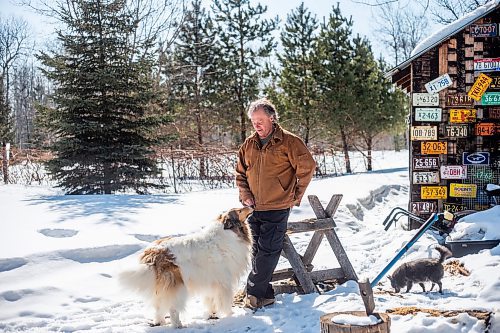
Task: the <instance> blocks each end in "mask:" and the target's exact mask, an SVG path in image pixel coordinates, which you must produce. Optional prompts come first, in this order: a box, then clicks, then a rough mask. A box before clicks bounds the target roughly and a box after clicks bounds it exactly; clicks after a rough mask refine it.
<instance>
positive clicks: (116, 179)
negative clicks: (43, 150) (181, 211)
mask: <svg viewBox="0 0 500 333" xmlns="http://www.w3.org/2000/svg"><path fill="white" fill-rule="evenodd" d="M60 15H61V16H60V18H59V19H60V20H61V21H62V22H63V23H64V24H65V25H66V29H65V30H60V31H58V32H57V36H58V40H59V42H60V44H61V48H60V49H59V50H56V51H53V52H52V53H51V54H48V53H41V55H40V56H39V59H40V60H41V61H42V63H43V65H45V66H46V69H44V73H45V74H46V75H47V76H48V78H49V79H51V80H53V81H54V82H56V86H57V89H56V91H55V93H54V95H53V101H54V103H55V105H56V107H55V108H53V109H51V108H45V109H44V110H41V111H43V112H45V113H46V115H45V116H46V118H47V119H48V120H49V126H50V128H51V129H52V130H53V131H54V132H55V133H56V134H57V135H58V140H57V142H56V143H55V144H54V145H53V146H52V150H53V151H54V152H55V154H56V157H55V158H54V159H52V160H51V161H50V162H49V163H48V168H49V170H50V172H51V173H52V174H53V176H54V177H55V178H56V179H57V180H58V181H59V186H61V187H63V188H65V189H66V190H67V192H68V193H69V194H111V193H115V192H119V191H125V190H127V189H132V190H135V191H136V192H137V193H144V192H145V191H147V189H148V188H150V187H152V186H156V185H155V184H153V182H152V181H151V177H153V176H155V175H157V173H158V172H159V170H158V166H157V163H156V160H155V158H154V156H153V153H154V151H153V146H154V145H155V144H158V143H159V142H160V141H161V138H158V137H156V131H157V130H158V127H159V126H161V125H162V124H165V123H166V122H167V121H168V119H167V118H166V117H165V116H158V115H156V114H154V113H153V112H152V111H151V109H152V105H153V104H154V103H155V101H156V100H157V98H158V97H159V96H158V95H157V90H155V89H153V82H154V80H153V79H152V77H151V72H152V71H151V69H152V66H153V63H154V58H153V56H152V54H151V53H150V52H149V51H148V50H151V49H152V48H151V46H152V45H153V42H154V41H153V40H147V39H145V40H140V39H138V38H137V35H138V29H139V23H140V22H138V21H137V20H136V18H135V17H134V16H133V15H132V13H131V12H130V11H129V9H128V7H127V4H126V1H125V0H77V1H73V2H71V5H68V7H67V8H65V9H63V10H61V11H60Z"/></svg>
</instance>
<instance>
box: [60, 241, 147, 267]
mask: <svg viewBox="0 0 500 333" xmlns="http://www.w3.org/2000/svg"><path fill="white" fill-rule="evenodd" d="M140 249H142V247H141V246H140V245H137V244H130V245H108V246H101V247H94V248H84V249H73V250H64V251H60V252H59V254H60V255H61V256H62V257H63V258H66V259H69V260H73V261H76V262H79V263H81V264H86V263H91V262H109V261H113V260H119V259H123V258H125V257H128V256H129V255H131V254H133V253H135V252H137V251H139V250H140Z"/></svg>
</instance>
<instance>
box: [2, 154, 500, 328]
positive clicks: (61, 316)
mask: <svg viewBox="0 0 500 333" xmlns="http://www.w3.org/2000/svg"><path fill="white" fill-rule="evenodd" d="M373 162H374V168H375V170H374V171H372V172H363V169H364V167H363V161H362V159H361V158H360V155H359V154H357V153H353V154H352V162H351V163H352V164H353V167H354V170H355V173H354V174H351V175H343V176H339V177H331V178H323V179H314V180H313V181H312V182H311V184H310V186H309V187H308V189H307V191H306V196H307V195H316V196H317V197H318V198H319V200H320V201H321V203H322V205H323V206H324V207H326V205H327V204H328V202H329V200H330V198H331V196H332V195H333V194H338V193H339V194H343V198H342V201H341V202H340V206H339V208H338V210H337V212H336V213H335V215H334V220H335V223H336V225H337V227H336V228H335V232H336V233H337V235H338V237H339V239H340V242H341V245H342V246H343V248H344V249H345V251H346V254H347V256H348V258H349V260H350V262H351V264H352V266H353V269H354V271H355V272H356V274H357V276H358V277H359V279H360V280H362V279H365V278H367V279H369V280H371V281H373V279H374V278H375V277H376V276H377V275H378V274H379V273H380V272H382V270H383V268H384V267H385V266H386V265H387V264H388V263H389V262H390V261H391V259H392V258H393V257H394V256H395V255H396V254H397V253H398V252H399V251H400V249H402V248H403V247H404V245H406V244H407V243H408V241H409V240H410V239H411V238H412V236H413V235H414V234H415V233H416V230H411V231H408V230H405V229H404V228H402V225H403V224H404V221H402V219H400V220H399V221H397V223H393V224H392V226H391V227H390V228H389V230H387V231H385V230H384V225H383V221H384V219H385V217H386V216H387V215H388V214H389V213H390V211H391V210H392V209H393V208H396V207H400V208H403V209H405V208H406V207H407V205H408V192H409V179H408V164H407V163H408V151H407V150H406V151H400V152H393V151H378V152H374V161H373ZM336 163H341V162H340V161H336ZM237 195H238V193H237V190H236V189H234V188H229V189H219V190H209V191H198V192H191V193H183V194H155V195H143V196H140V195H108V196H105V195H88V196H78V195H70V196H64V195H62V192H61V190H60V189H56V188H53V187H52V186H51V185H50V184H44V185H39V186H23V185H16V184H9V185H3V184H2V185H0V207H1V219H2V220H1V223H0V331H1V332H6V333H7V332H32V333H35V332H36V333H45V332H75V333H87V332H88V333H104V332H106V333H113V332H117V333H124V332H127V333H134V332H137V333H138V332H141V333H160V332H162V333H172V332H183V333H230V332H232V333H241V332H249V333H271V332H272V333H275V332H276V333H278V332H285V333H291V332H293V333H317V332H319V331H320V317H321V316H323V315H326V314H333V315H337V314H339V313H340V312H343V311H362V310H363V309H364V307H363V303H362V300H361V297H360V295H359V289H358V286H357V283H356V282H355V281H347V282H346V283H344V284H342V285H336V286H335V288H334V289H332V290H329V291H324V292H322V293H321V294H318V293H313V294H308V295H298V294H278V295H277V296H276V299H277V301H276V303H275V304H274V305H272V306H270V307H266V308H264V309H261V310H258V311H257V312H255V313H252V312H251V311H250V310H248V309H244V308H241V307H237V306H236V307H234V308H233V315H232V316H230V317H224V318H220V319H218V320H207V319H206V318H205V317H204V311H205V309H204V307H203V305H202V302H201V300H200V299H199V298H198V297H196V295H194V297H193V298H192V299H191V300H190V302H189V303H188V308H187V311H186V312H183V313H182V314H181V320H182V321H183V324H184V325H185V326H186V328H184V329H183V330H181V331H177V330H174V329H172V328H170V327H149V326H148V321H149V320H150V319H151V318H152V317H151V316H152V313H151V309H150V308H149V307H148V306H147V302H146V301H145V300H143V299H141V298H139V297H138V296H137V295H135V294H133V293H130V292H129V291H128V290H127V289H125V288H124V287H123V286H122V285H120V284H119V282H118V279H117V276H118V274H119V273H120V272H122V271H124V270H127V269H130V268H133V267H137V264H138V256H139V255H140V253H141V251H142V250H143V249H144V248H145V247H147V246H148V245H149V244H150V242H151V241H153V240H154V239H158V238H160V237H164V236H180V235H186V234H193V233H198V232H201V231H202V229H203V228H205V227H206V226H207V225H209V224H210V223H213V220H214V219H215V218H216V217H217V216H218V214H219V213H221V212H223V211H225V210H227V209H230V208H233V207H239V206H240V204H239V202H238V199H237ZM499 208H500V206H497V207H496V208H492V209H490V210H488V211H485V212H483V213H481V214H479V213H478V215H476V214H474V215H469V216H468V219H467V221H465V222H462V221H460V222H459V223H457V224H456V226H455V229H454V230H453V232H452V234H453V236H454V240H457V239H458V238H459V237H461V238H460V239H462V240H463V239H464V237H466V238H465V239H469V238H472V239H483V240H484V239H485V238H484V237H485V236H487V237H491V239H499V238H500V214H499V212H498V210H499ZM313 217H314V213H313V211H312V209H311V206H310V205H309V203H308V202H307V200H306V199H305V200H303V202H302V204H301V206H300V207H294V208H293V210H292V213H291V216H290V219H289V221H291V222H293V221H301V220H304V219H309V218H313ZM311 236H312V234H311V233H300V234H295V235H292V236H291V239H292V243H293V245H294V247H295V248H296V250H297V251H298V252H299V253H300V254H302V253H304V251H305V249H306V247H307V245H308V243H309V241H310V239H311ZM450 236H451V234H450ZM445 237H446V235H439V234H438V233H436V232H434V231H432V230H430V231H428V232H426V233H425V234H424V235H423V236H422V237H421V238H420V239H419V240H418V241H417V242H416V243H415V244H414V245H413V246H411V247H410V249H409V250H408V251H407V252H406V254H405V255H404V256H403V257H402V258H401V260H400V261H398V263H397V264H396V265H395V266H393V268H392V269H391V270H390V271H389V273H391V272H392V270H393V269H395V268H396V267H397V266H399V264H401V263H403V262H407V261H410V260H414V259H417V258H428V257H436V256H437V252H436V251H435V250H433V247H434V246H435V245H437V244H438V243H440V244H442V243H445V242H446V238H445ZM453 263H454V264H453ZM312 264H313V265H314V269H315V270H323V269H329V268H338V267H340V266H339V264H338V262H337V260H336V258H335V255H334V254H333V252H332V250H331V248H330V246H329V244H328V242H327V241H326V240H323V242H322V243H321V246H320V248H319V250H318V252H317V254H316V256H315V257H314V260H313V262H312ZM460 264H463V267H464V268H465V269H466V270H468V271H469V272H470V275H468V276H465V275H461V274H459V273H458V272H457V271H455V272H452V271H450V270H448V269H447V270H446V272H445V275H444V278H443V280H442V283H443V294H439V293H438V292H437V291H436V290H433V291H430V292H429V291H427V292H423V291H422V290H421V288H420V287H419V286H418V285H417V286H414V287H413V288H412V289H411V290H410V292H409V293H403V292H402V293H394V291H393V289H392V288H391V287H390V284H389V280H388V279H387V277H383V278H382V279H381V280H380V283H379V284H378V285H377V286H375V288H374V300H375V312H376V313H388V314H389V315H390V318H391V332H397V333H442V332H446V333H480V332H485V329H486V328H485V321H484V320H482V319H478V318H477V317H475V316H473V315H472V314H469V313H467V311H468V310H480V311H484V312H485V313H488V312H491V313H492V314H491V318H490V325H491V326H490V327H489V332H491V333H494V332H500V270H499V269H498V267H499V266H500V245H498V246H496V247H494V248H492V249H487V250H483V251H481V252H479V253H473V254H468V255H465V256H463V257H459V258H449V259H447V260H446V261H445V266H446V267H457V266H458V265H460ZM287 267H289V264H288V262H287V261H286V260H284V259H283V258H281V259H280V262H279V263H278V269H282V268H287ZM245 276H246V272H243V273H242V279H241V281H240V287H243V286H244V281H245V278H244V277H245ZM426 287H427V290H428V289H429V287H430V284H429V283H427V284H426ZM398 308H403V309H400V310H404V311H407V310H410V309H413V310H416V312H415V313H413V314H405V313H404V312H402V311H401V312H398V313H394V312H391V313H390V311H392V310H397V309H398ZM429 309H433V310H437V311H446V310H457V313H455V314H454V315H452V316H450V317H445V316H442V315H439V314H438V315H430V314H427V313H426V312H425V310H429ZM337 320H338V319H337ZM337 320H336V321H337ZM167 321H168V319H167ZM350 322H351V323H355V324H361V320H360V321H359V322H358V321H354V322H353V321H350Z"/></svg>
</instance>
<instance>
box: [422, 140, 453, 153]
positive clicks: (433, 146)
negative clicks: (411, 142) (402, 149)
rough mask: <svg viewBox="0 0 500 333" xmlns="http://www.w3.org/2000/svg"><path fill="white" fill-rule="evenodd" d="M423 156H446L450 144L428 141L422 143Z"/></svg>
mask: <svg viewBox="0 0 500 333" xmlns="http://www.w3.org/2000/svg"><path fill="white" fill-rule="evenodd" d="M420 152H421V154H422V155H431V154H446V153H448V142H441V141H426V142H421V143H420Z"/></svg>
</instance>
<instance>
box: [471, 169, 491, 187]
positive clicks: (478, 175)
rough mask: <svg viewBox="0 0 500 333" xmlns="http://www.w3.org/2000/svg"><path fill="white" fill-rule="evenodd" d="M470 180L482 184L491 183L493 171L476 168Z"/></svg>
mask: <svg viewBox="0 0 500 333" xmlns="http://www.w3.org/2000/svg"><path fill="white" fill-rule="evenodd" d="M472 179H474V180H478V181H482V182H488V183H489V182H492V181H493V171H492V170H491V169H487V168H486V167H483V168H481V167H478V168H477V169H476V170H475V171H474V172H473V173H472Z"/></svg>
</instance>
